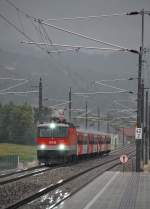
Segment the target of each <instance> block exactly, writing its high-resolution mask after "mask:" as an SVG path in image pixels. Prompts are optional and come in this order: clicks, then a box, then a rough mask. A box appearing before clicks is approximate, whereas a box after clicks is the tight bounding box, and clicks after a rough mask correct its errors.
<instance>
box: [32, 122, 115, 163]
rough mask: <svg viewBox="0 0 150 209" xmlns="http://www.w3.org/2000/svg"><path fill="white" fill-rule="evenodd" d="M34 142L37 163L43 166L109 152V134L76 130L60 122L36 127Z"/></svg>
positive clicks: (70, 125)
mask: <svg viewBox="0 0 150 209" xmlns="http://www.w3.org/2000/svg"><path fill="white" fill-rule="evenodd" d="M36 142H37V158H38V161H39V163H44V164H45V165H47V164H50V163H52V162H56V161H57V162H66V161H69V160H73V159H76V158H78V157H81V156H86V155H87V156H88V155H95V154H102V153H109V152H110V151H111V135H110V134H106V133H101V132H98V131H88V130H82V129H78V128H76V127H75V126H74V125H73V124H71V123H66V122H60V121H51V122H50V123H43V124H40V125H38V131H37V139H36Z"/></svg>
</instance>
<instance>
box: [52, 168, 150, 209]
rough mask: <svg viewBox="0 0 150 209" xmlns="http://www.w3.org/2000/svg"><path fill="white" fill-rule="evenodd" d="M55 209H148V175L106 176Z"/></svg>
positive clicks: (149, 175)
mask: <svg viewBox="0 0 150 209" xmlns="http://www.w3.org/2000/svg"><path fill="white" fill-rule="evenodd" d="M56 208H57V209H150V174H149V173H126V172H125V173H120V172H106V173H104V174H103V175H102V176H99V177H98V178H96V179H95V180H94V181H93V182H91V183H90V184H89V185H87V186H86V187H84V188H83V189H82V190H80V191H79V192H78V193H76V194H75V195H73V196H72V197H70V198H69V199H67V200H65V201H64V202H63V203H61V205H59V206H57V207H56Z"/></svg>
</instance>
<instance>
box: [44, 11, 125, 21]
mask: <svg viewBox="0 0 150 209" xmlns="http://www.w3.org/2000/svg"><path fill="white" fill-rule="evenodd" d="M124 15H127V13H126V12H123V13H114V14H101V15H93V16H81V17H80V16H78V17H59V18H48V19H46V18H44V19H43V18H42V20H44V21H60V20H90V19H100V18H104V17H113V16H124Z"/></svg>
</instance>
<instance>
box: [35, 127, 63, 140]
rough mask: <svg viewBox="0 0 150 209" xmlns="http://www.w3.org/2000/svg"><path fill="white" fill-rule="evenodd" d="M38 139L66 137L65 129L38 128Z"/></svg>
mask: <svg viewBox="0 0 150 209" xmlns="http://www.w3.org/2000/svg"><path fill="white" fill-rule="evenodd" d="M38 136H39V137H52V138H53V137H56V138H57V137H58V138H59V137H60V138H61V137H65V136H67V127H61V126H56V127H55V128H54V129H51V128H49V127H46V126H45V127H39V128H38Z"/></svg>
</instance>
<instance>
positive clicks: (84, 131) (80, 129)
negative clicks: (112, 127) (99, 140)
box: [37, 122, 112, 136]
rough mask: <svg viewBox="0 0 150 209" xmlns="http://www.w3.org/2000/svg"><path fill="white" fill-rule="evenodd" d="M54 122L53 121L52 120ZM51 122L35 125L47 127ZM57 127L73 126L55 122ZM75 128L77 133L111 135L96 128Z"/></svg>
mask: <svg viewBox="0 0 150 209" xmlns="http://www.w3.org/2000/svg"><path fill="white" fill-rule="evenodd" d="M54 123H55V122H54ZM50 124H51V122H48V123H42V124H39V125H38V126H37V127H49V125H50ZM56 124H57V126H58V127H60V126H61V127H68V128H69V127H74V126H72V124H71V126H70V124H69V123H60V122H59V123H56ZM76 130H77V133H82V134H94V135H108V136H110V135H112V134H111V133H106V132H102V131H97V130H92V129H84V128H76Z"/></svg>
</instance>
